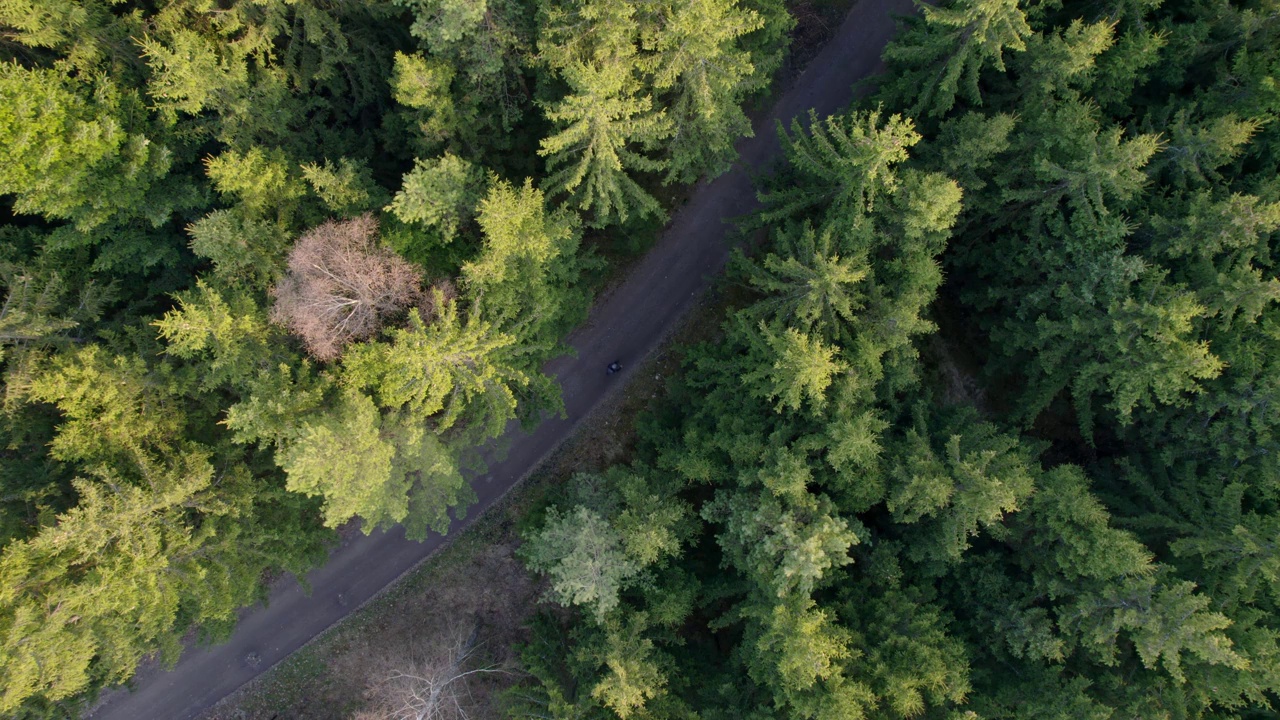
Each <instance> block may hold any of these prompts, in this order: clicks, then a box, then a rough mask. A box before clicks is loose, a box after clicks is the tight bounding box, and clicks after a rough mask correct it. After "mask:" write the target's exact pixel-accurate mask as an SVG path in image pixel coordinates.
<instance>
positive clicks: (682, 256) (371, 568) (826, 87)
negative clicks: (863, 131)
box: [85, 0, 913, 720]
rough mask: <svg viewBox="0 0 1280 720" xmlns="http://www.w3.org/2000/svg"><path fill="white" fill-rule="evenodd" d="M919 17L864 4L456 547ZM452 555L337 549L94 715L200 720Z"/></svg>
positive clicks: (698, 198) (566, 369)
mask: <svg viewBox="0 0 1280 720" xmlns="http://www.w3.org/2000/svg"><path fill="white" fill-rule="evenodd" d="M912 10H913V3H912V2H911V0H858V2H857V4H856V5H855V6H854V8H853V9H852V10H851V11H850V12H849V15H848V16H847V17H846V18H845V21H844V23H843V24H842V25H841V26H840V29H839V30H837V31H836V34H835V35H834V37H832V39H831V40H830V41H828V43H827V44H826V46H825V47H824V48H823V49H822V51H821V52H820V53H819V54H818V56H817V57H815V58H814V59H813V60H812V61H811V62H810V63H809V65H808V69H807V70H805V72H804V73H802V74H801V75H800V76H799V77H797V78H796V79H795V80H794V82H793V83H792V85H791V87H790V88H789V89H788V90H787V91H786V93H785V94H784V95H782V96H781V97H780V98H779V99H778V101H777V104H776V105H775V106H774V108H773V111H772V112H771V113H770V114H769V115H768V116H766V117H764V118H762V119H761V120H760V121H759V122H758V123H757V125H756V128H755V132H756V136H755V137H754V138H749V139H747V140H744V141H742V142H741V143H739V146H738V148H739V151H740V154H741V159H740V161H739V162H738V164H737V166H735V168H734V169H733V170H732V171H730V172H729V173H726V174H725V175H722V176H720V177H719V178H717V179H715V180H713V181H711V182H709V183H703V184H701V185H699V186H698V187H697V188H696V189H695V190H694V192H693V194H692V195H691V196H690V198H689V201H688V202H687V203H686V204H685V205H684V206H683V207H681V208H680V209H679V210H678V211H677V212H676V213H675V215H674V217H673V218H672V221H671V224H670V225H669V226H668V227H667V229H666V231H665V232H664V233H663V236H662V238H661V240H659V241H658V243H657V244H656V245H655V246H654V247H653V249H652V250H650V251H649V253H648V254H647V255H646V256H645V257H644V258H643V259H642V260H641V261H640V262H639V263H637V265H636V267H635V268H634V269H633V270H632V271H631V273H630V274H629V275H628V276H627V278H626V280H625V281H624V282H623V283H622V284H621V285H619V286H618V287H617V288H616V289H615V290H614V291H613V292H612V293H610V294H609V296H608V297H606V298H604V299H602V300H601V301H600V302H599V303H597V305H596V306H595V307H594V308H593V309H592V312H591V316H590V319H589V320H588V321H587V323H586V324H585V325H584V326H583V327H582V328H581V329H580V330H578V331H576V332H575V333H574V334H573V335H572V336H571V337H570V338H569V342H570V344H572V345H573V347H574V348H576V349H577V355H576V356H575V357H565V358H559V359H557V360H554V361H552V362H551V363H549V364H548V365H547V368H546V369H547V371H548V372H549V373H551V374H553V375H554V376H556V378H557V379H558V380H559V382H560V385H561V388H562V390H563V394H564V402H565V407H566V410H567V412H568V417H567V418H565V419H558V418H557V419H553V420H548V421H546V422H544V423H543V424H542V425H540V426H539V427H538V428H537V430H536V431H535V432H533V433H532V434H529V433H524V432H521V431H520V430H519V429H511V430H509V431H508V433H507V437H506V438H504V440H505V441H507V444H508V447H509V449H508V452H507V453H506V456H505V457H504V458H503V460H502V461H501V462H495V463H492V464H491V465H490V466H489V471H488V473H486V474H484V475H482V476H479V477H476V478H473V480H472V484H473V486H474V487H475V491H476V494H477V495H478V496H479V502H478V503H477V504H476V505H475V506H473V507H471V508H469V509H468V511H467V519H465V520H462V521H455V522H454V523H453V525H452V526H451V527H450V529H449V533H450V536H453V535H456V534H457V533H459V532H461V531H462V529H463V528H465V527H466V526H467V525H469V524H470V523H471V521H472V520H474V519H475V518H476V517H477V516H479V515H480V514H481V513H483V512H484V511H485V510H486V509H487V508H488V507H489V506H490V505H492V504H493V503H494V501H496V500H497V499H498V498H500V497H501V496H502V495H503V494H504V493H506V492H507V490H509V489H511V487H513V486H514V485H515V484H516V483H517V482H519V481H520V479H521V478H523V477H524V476H525V475H527V474H528V473H529V472H530V471H531V470H532V469H533V468H534V467H535V466H536V465H537V464H538V462H539V461H540V460H541V459H542V458H543V457H545V456H546V455H547V454H549V453H550V452H551V451H552V450H553V449H555V448H556V447H557V446H558V445H559V444H560V443H561V442H562V441H564V440H565V439H566V438H568V437H569V435H570V434H571V433H572V432H573V429H574V427H575V426H576V424H577V423H578V422H579V421H580V420H582V419H583V418H584V417H586V416H587V415H588V414H590V413H591V411H592V410H593V409H594V408H595V407H596V405H597V404H599V403H600V401H601V400H602V399H603V398H604V397H605V396H606V395H607V394H608V393H609V392H611V391H613V390H616V389H617V388H618V387H619V386H620V385H621V384H622V383H625V382H626V375H627V374H628V373H629V372H630V371H631V370H632V369H634V368H636V367H638V366H639V365H640V361H641V360H642V359H643V358H644V357H645V356H646V355H647V354H648V353H649V352H651V351H652V350H654V349H655V348H657V347H658V345H659V344H661V342H662V340H663V339H664V337H665V336H666V334H667V331H668V330H669V329H670V328H672V327H674V326H675V325H676V321H677V320H678V319H679V318H680V317H681V316H682V315H684V314H685V312H687V311H688V310H689V309H690V307H691V306H693V305H694V304H695V303H696V302H697V301H698V298H699V297H700V296H701V295H702V293H703V292H704V291H705V290H706V289H707V287H708V286H709V285H710V283H711V279H712V278H713V277H714V276H715V275H716V274H717V273H719V272H720V270H721V269H722V268H723V267H724V264H725V262H726V260H727V259H728V256H729V250H730V247H729V245H728V243H726V242H725V235H726V232H727V231H728V229H729V227H728V226H727V225H726V224H725V223H726V221H728V220H730V219H732V218H734V217H737V216H740V215H743V214H745V213H747V212H750V211H751V210H752V209H753V208H754V207H755V205H756V199H755V192H754V190H753V188H752V184H751V179H750V176H749V171H751V170H754V169H757V168H762V167H764V166H765V165H766V164H767V163H768V162H769V161H771V160H772V159H773V158H774V157H776V156H777V155H778V152H779V142H778V138H777V136H776V133H775V132H774V127H775V125H776V123H777V122H778V121H779V120H781V121H783V122H784V123H789V122H790V120H791V118H793V117H805V116H807V113H808V111H809V109H810V108H813V109H815V110H816V111H817V112H818V114H819V115H820V116H822V115H827V114H831V113H833V112H836V111H838V110H840V109H841V108H843V107H844V106H845V105H847V104H848V103H849V101H850V99H851V98H852V86H853V84H854V83H855V82H856V81H858V80H860V79H862V78H865V77H867V76H869V75H872V74H874V73H876V72H877V71H878V70H879V69H880V51H881V50H882V49H883V48H884V45H885V43H887V42H888V41H889V38H890V37H891V36H892V35H893V31H894V20H893V15H895V14H898V15H905V14H908V13H910V12H912ZM615 359H620V360H621V361H622V363H623V366H624V370H623V371H622V373H621V374H619V375H612V376H606V374H605V372H604V369H605V366H606V365H608V364H609V362H610V361H612V360H615ZM443 544H444V538H443V537H441V536H439V535H434V534H433V535H432V536H431V537H430V538H429V539H428V540H426V541H425V542H421V543H418V542H412V541H408V540H405V538H404V533H403V531H402V530H400V529H395V530H392V531H389V532H374V533H373V534H372V535H369V536H363V535H360V536H357V537H355V538H352V539H350V540H348V541H346V542H344V543H343V544H342V545H340V546H338V547H337V548H335V549H334V551H333V552H332V554H331V555H330V557H329V560H328V562H327V563H326V564H325V565H324V566H323V567H320V568H317V569H315V570H313V571H312V572H311V573H309V574H308V575H307V580H308V581H309V582H310V584H311V588H312V591H311V594H310V595H306V594H304V593H303V591H302V588H301V587H300V586H299V584H298V583H297V582H295V581H294V580H293V579H292V578H284V579H282V580H280V581H279V582H277V583H276V584H275V585H274V586H273V587H272V589H271V593H270V603H269V604H268V605H267V606H265V607H264V606H256V607H252V608H248V609H246V610H244V611H242V612H241V617H240V623H239V625H238V626H237V627H236V630H235V634H233V635H232V636H231V639H230V640H228V641H227V642H225V643H223V644H221V645H217V646H213V647H207V648H191V649H188V650H187V651H186V652H185V653H184V654H183V656H182V658H181V660H180V661H179V662H178V665H177V667H176V668H174V669H173V670H171V671H167V672H165V671H161V670H158V669H154V668H149V669H147V670H144V671H142V672H140V673H139V675H138V677H137V678H136V680H135V683H134V685H135V689H134V690H133V691H124V690H116V691H112V692H110V693H108V694H107V695H106V696H105V697H104V699H103V701H102V702H101V703H99V704H98V706H97V707H95V708H94V709H92V710H91V711H90V712H89V713H87V714H86V715H85V717H86V718H92V719H93V720H187V719H188V718H193V717H195V716H197V715H199V714H200V713H201V712H203V711H204V710H206V709H208V708H209V707H211V706H212V705H214V704H215V703H217V702H218V701H219V700H221V699H222V698H224V697H226V696H227V695H229V694H231V693H232V692H234V691H235V690H236V689H237V688H239V687H240V686H241V685H244V684H245V683H247V682H249V681H250V680H252V679H253V678H255V677H256V676H258V675H259V674H261V673H263V672H265V671H266V670H267V669H268V668H270V667H271V666H273V665H275V664H276V663H278V662H280V661H281V660H283V659H284V658H286V657H287V656H288V655H289V654H290V653H292V652H294V651H295V650H297V649H298V648H300V647H302V646H303V645H305V644H306V643H307V642H308V641H310V640H311V639H312V638H314V637H315V636H316V635H318V634H320V633H321V632H323V631H324V630H325V629H327V628H328V627H329V626H331V625H333V624H334V623H336V622H338V621H339V620H341V619H342V618H343V617H345V616H346V615H347V614H349V613H350V612H352V611H353V610H355V609H356V608H358V607H359V606H360V605H362V604H364V603H365V602H367V601H368V600H369V599H370V598H372V597H373V596H375V595H376V594H378V593H379V592H380V591H381V590H382V589H383V588H385V587H386V586H388V585H389V584H391V583H393V582H395V580H396V579H397V578H399V577H400V576H402V575H403V574H405V573H406V572H408V571H409V570H412V569H413V568H414V567H415V566H416V565H417V564H418V563H420V562H421V561H422V560H424V559H426V558H427V557H428V556H430V555H431V554H432V553H434V552H435V551H436V550H437V549H439V548H440V547H441V545H443ZM251 659H252V662H250V660H251Z"/></svg>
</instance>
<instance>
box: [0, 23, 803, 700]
mask: <svg viewBox="0 0 1280 720" xmlns="http://www.w3.org/2000/svg"><path fill="white" fill-rule="evenodd" d="M791 22H792V21H791V18H790V16H789V15H788V14H787V12H786V10H785V8H784V7H783V5H782V4H781V2H779V1H778V0H744V1H738V0H698V1H696V2H687V1H686V0H671V1H670V2H667V1H666V0H662V1H660V2H646V3H631V2H617V1H616V0H585V1H582V0H568V1H566V2H560V0H547V1H546V2H523V1H520V0H491V1H489V2H483V1H478V0H389V1H385V0H361V1H359V2H345V1H343V2H339V1H332V0H300V1H298V2H294V1H293V0H289V1H285V0H230V1H229V2H204V1H203V0H176V1H175V2H161V3H152V2H133V1H132V0H126V1H125V2H119V1H116V0H113V1H111V2H104V1H101V0H67V1H65V2H64V1H62V0H31V1H30V2H27V1H26V0H16V2H4V3H0V55H2V56H3V57H2V59H0V197H2V201H3V209H2V210H0V213H2V214H3V227H0V236H2V239H0V277H2V278H3V280H2V281H3V283H4V286H5V295H4V305H3V308H2V309H0V338H2V339H3V359H2V362H3V367H4V393H3V414H2V416H0V435H2V436H3V441H2V442H3V463H2V464H0V547H2V548H3V551H2V554H0V588H2V589H0V715H3V716H5V717H10V716H15V715H16V716H20V717H41V716H47V715H55V716H60V715H62V714H65V713H66V712H68V711H67V710H66V707H65V706H64V705H65V702H71V703H72V704H74V701H75V700H76V699H77V698H79V697H83V696H85V695H87V694H91V693H92V692H93V691H94V690H96V689H98V688H102V687H104V686H109V685H115V684H119V683H121V682H123V681H126V680H128V679H129V678H130V677H131V676H132V675H133V673H134V670H135V667H136V666H137V664H138V662H139V661H140V660H141V659H143V658H144V657H148V656H151V655H152V654H154V653H157V652H158V653H159V654H160V656H161V658H162V659H164V660H166V661H172V660H174V659H175V658H176V657H177V654H178V653H179V652H180V650H181V647H182V646H181V640H182V638H183V637H184V635H185V634H186V633H188V632H189V631H191V630H198V634H199V636H200V638H201V639H203V640H206V641H217V640H218V639H220V638H222V637H225V636H226V635H227V634H228V633H229V631H230V629H231V627H232V625H233V623H234V620H235V617H236V615H235V613H236V611H237V610H238V609H239V608H241V607H242V606H245V605H250V604H253V603H254V602H256V601H258V600H260V599H262V598H263V597H265V589H266V587H267V585H266V581H267V580H268V579H270V578H272V577H275V576H278V575H279V574H280V573H282V572H286V571H288V572H293V573H297V574H299V575H300V574H301V573H302V572H303V571H305V570H306V569H308V568H310V567H313V566H314V565H315V564H316V563H318V562H320V561H322V560H323V559H324V557H325V553H326V549H327V547H328V546H329V544H330V543H331V542H332V541H333V539H334V528H337V527H339V526H342V525H344V524H345V523H347V522H348V521H350V520H352V519H353V518H358V519H359V521H360V522H361V523H362V525H363V529H364V530H365V531H366V532H368V531H370V530H371V529H373V528H376V527H388V526H393V525H396V524H404V525H405V527H406V529H407V533H408V535H409V536H410V537H411V538H422V537H425V536H426V534H427V532H428V531H429V530H432V529H434V530H440V531H443V530H444V529H445V528H446V527H447V526H448V522H449V515H448V513H449V511H451V510H452V511H454V512H455V513H458V514H461V513H462V512H465V508H466V506H467V504H468V503H469V502H470V501H471V499H472V498H473V497H474V496H473V493H472V492H471V489H470V488H469V487H468V485H467V484H466V482H465V481H464V479H463V472H464V471H465V470H466V469H467V468H468V467H469V466H470V463H473V462H474V461H472V460H469V459H468V458H469V457H472V456H474V453H470V455H469V454H468V451H470V450H473V449H474V448H476V447H478V446H479V445H480V444H481V443H483V442H484V441H486V440H488V439H490V438H493V437H494V436H496V435H498V434H499V433H500V431H502V430H503V429H504V428H505V427H506V426H507V424H508V422H509V421H511V420H513V419H520V420H523V421H527V422H533V421H535V420H536V419H538V418H539V417H541V416H542V415H543V414H544V413H546V412H555V411H556V410H557V409H558V406H559V403H560V400H559V395H558V389H557V388H556V387H555V385H554V383H553V382H552V381H551V380H550V378H548V377H547V376H545V375H543V374H542V371H541V367H542V365H543V363H544V362H545V361H546V360H547V359H548V358H550V357H552V356H554V355H557V354H560V353H562V352H564V351H565V347H564V345H563V338H564V336H565V334H566V332H567V331H568V330H569V329H570V328H572V327H573V326H575V325H576V324H578V323H579V322H580V321H581V320H582V318H583V317H584V315H585V311H586V309H587V307H588V304H589V301H590V297H591V288H592V287H594V286H596V285H598V284H599V282H600V281H601V279H602V278H604V276H605V268H604V262H603V260H602V259H601V257H602V256H603V255H608V254H609V253H613V254H615V255H616V254H618V253H619V252H621V253H622V254H624V255H625V251H626V250H627V249H628V247H630V246H632V245H637V244H643V239H644V238H645V237H646V236H652V235H653V233H654V232H655V231H656V229H657V228H660V227H661V224H662V221H663V218H664V216H665V212H664V202H665V203H668V204H669V203H670V202H671V199H670V198H671V197H672V194H673V192H672V190H671V188H677V187H679V186H680V185H681V184H685V183H689V182H691V181H693V180H696V179H697V178H698V177H700V176H703V175H715V174H718V173H719V172H721V171H723V170H724V169H726V168H727V167H728V166H729V164H730V163H731V162H732V161H733V160H734V158H735V153H734V148H733V144H734V142H735V141H736V140H737V139H738V138H739V137H740V136H742V135H743V134H744V133H747V132H750V125H749V123H748V122H747V120H746V115H745V114H744V111H743V109H742V105H743V103H744V102H745V101H747V100H748V99H749V98H751V97H758V96H760V95H761V94H762V93H763V92H764V91H766V90H767V88H768V85H769V79H770V77H771V76H772V74H773V72H774V71H775V69H776V68H778V66H779V64H780V63H781V62H782V57H783V54H784V52H785V50H786V48H785V41H786V37H787V32H788V31H789V30H790V28H791ZM659 198H664V200H660V199H659ZM584 237H588V239H591V238H592V237H594V240H593V241H592V242H591V243H590V244H584V242H583V239H584ZM619 248H621V250H619ZM59 703H64V705H59Z"/></svg>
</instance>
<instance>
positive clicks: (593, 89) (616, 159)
mask: <svg viewBox="0 0 1280 720" xmlns="http://www.w3.org/2000/svg"><path fill="white" fill-rule="evenodd" d="M562 73H563V75H564V77H565V80H566V82H568V84H569V94H568V95H567V96H565V97H564V98H563V99H561V100H559V101H557V102H556V103H554V104H553V105H551V106H550V107H548V109H547V118H548V119H550V120H551V121H552V122H554V123H556V125H557V127H558V128H559V129H558V131H557V132H556V133H555V134H553V135H551V136H550V137H548V138H546V139H544V140H543V141H542V144H541V145H540V147H539V150H538V154H539V155H542V156H544V157H546V158H547V170H548V172H549V173H550V174H549V176H548V178H547V180H546V183H545V188H546V190H547V192H548V193H549V194H551V195H558V194H562V193H563V194H567V195H568V196H569V204H570V205H571V206H573V207H575V208H577V209H579V210H581V211H583V212H586V213H590V216H591V218H592V223H593V224H595V225H598V226H604V225H608V224H609V223H611V222H612V221H614V220H617V221H620V222H625V221H626V219H627V218H628V217H630V216H631V215H632V214H635V215H640V216H642V217H643V216H648V215H659V214H661V212H662V208H661V206H659V204H658V201H657V200H655V199H654V198H653V196H652V195H650V194H649V193H648V192H646V191H645V189H644V188H643V187H641V186H640V184H639V183H638V182H636V180H635V178H633V177H632V176H631V173H633V172H657V171H659V170H662V169H663V168H664V167H665V164H664V163H663V162H662V161H661V160H657V159H655V158H653V157H650V156H648V155H647V154H646V151H648V150H652V149H653V148H655V147H656V146H657V144H658V142H659V141H661V140H664V139H666V138H667V137H669V136H670V133H671V127H670V123H669V122H668V120H667V117H666V111H665V110H655V109H654V107H653V100H652V98H651V97H650V96H648V95H641V94H639V88H637V87H636V81H635V78H634V75H633V73H634V70H633V69H632V68H631V67H629V66H628V65H627V64H626V63H621V62H619V63H610V64H608V65H597V66H592V65H584V64H575V65H570V66H568V67H566V68H564V69H563V70H562Z"/></svg>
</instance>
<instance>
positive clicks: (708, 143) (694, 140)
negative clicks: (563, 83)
mask: <svg viewBox="0 0 1280 720" xmlns="http://www.w3.org/2000/svg"><path fill="white" fill-rule="evenodd" d="M658 14H659V15H660V17H659V18H658V19H656V20H655V21H653V22H651V23H647V24H646V25H645V27H644V33H643V36H642V38H641V45H642V47H643V48H644V49H645V50H646V51H648V54H647V55H646V56H645V57H644V58H643V60H642V64H643V67H644V68H645V69H646V71H647V73H648V74H649V75H650V78H651V79H650V81H649V82H650V83H651V84H652V86H653V88H654V90H656V91H657V93H658V94H659V95H660V96H661V95H664V94H669V95H670V96H671V99H670V101H669V104H668V117H669V118H670V119H671V138H670V140H668V141H667V145H668V147H669V148H670V160H668V163H667V175H666V181H667V182H668V183H670V182H680V183H689V182H693V181H694V180H696V179H698V177H700V176H702V175H704V174H706V175H709V176H712V177H714V176H716V175H719V174H721V173H723V172H724V171H726V170H727V169H728V168H729V166H730V165H731V164H732V163H733V161H734V159H735V158H736V157H737V152H736V151H735V150H734V147H733V145H734V143H735V142H737V141H738V139H739V138H742V137H749V136H750V135H751V134H752V133H751V121H750V120H748V119H747V116H746V114H745V113H743V112H742V101H743V97H744V95H745V94H746V92H747V91H748V90H750V89H752V88H753V87H756V86H757V85H758V81H756V80H755V79H754V78H753V75H754V73H755V68H754V67H753V66H752V64H751V55H750V53H748V52H747V51H746V50H743V49H742V48H741V47H740V39H741V38H742V37H743V36H744V35H747V34H748V33H751V32H754V31H756V30H759V29H760V28H761V27H762V26H763V24H764V21H763V20H762V19H761V18H760V17H759V16H758V15H757V14H756V13H755V12H753V11H751V10H749V9H745V8H742V7H739V6H738V5H737V2H736V0H728V1H726V0H692V1H691V2H666V3H661V4H660V9H659V10H658Z"/></svg>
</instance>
